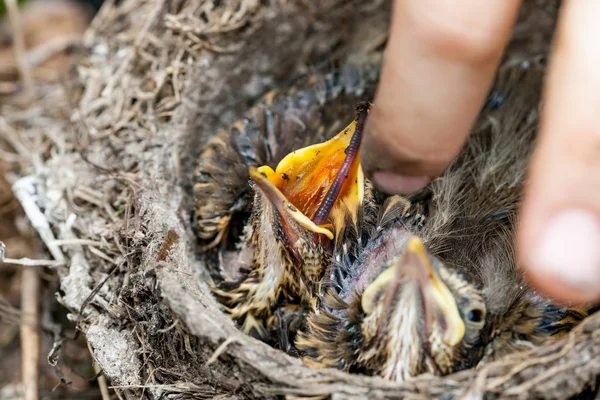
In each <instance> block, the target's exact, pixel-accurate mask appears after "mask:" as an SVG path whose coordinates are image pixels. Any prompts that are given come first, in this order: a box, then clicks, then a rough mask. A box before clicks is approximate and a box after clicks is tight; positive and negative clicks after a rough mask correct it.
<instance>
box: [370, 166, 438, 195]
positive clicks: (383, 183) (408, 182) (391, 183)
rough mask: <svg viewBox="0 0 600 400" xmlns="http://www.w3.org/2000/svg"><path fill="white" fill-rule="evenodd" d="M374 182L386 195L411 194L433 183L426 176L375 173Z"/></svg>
mask: <svg viewBox="0 0 600 400" xmlns="http://www.w3.org/2000/svg"><path fill="white" fill-rule="evenodd" d="M371 179H372V181H373V183H374V184H375V186H377V187H378V188H379V189H381V190H383V191H384V192H386V193H391V194H395V193H410V192H415V191H417V190H419V189H422V188H424V187H425V186H427V184H428V183H429V182H430V181H431V179H430V178H428V177H426V176H402V175H397V174H394V173H391V172H383V171H379V172H374V173H373V176H372V178H371Z"/></svg>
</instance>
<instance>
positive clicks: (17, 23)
mask: <svg viewBox="0 0 600 400" xmlns="http://www.w3.org/2000/svg"><path fill="white" fill-rule="evenodd" d="M4 4H6V11H7V13H8V19H9V21H10V26H11V29H12V35H13V49H14V52H15V57H16V59H17V65H18V66H19V74H20V75H21V80H22V81H23V87H24V88H25V90H26V91H30V90H31V89H32V88H33V79H32V77H31V69H30V68H29V63H28V62H27V54H25V41H24V39H23V30H22V27H21V16H20V15H19V5H18V4H17V0H4Z"/></svg>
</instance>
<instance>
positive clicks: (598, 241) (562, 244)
mask: <svg viewBox="0 0 600 400" xmlns="http://www.w3.org/2000/svg"><path fill="white" fill-rule="evenodd" d="M538 243H539V245H538V247H537V248H536V249H533V251H532V255H533V258H532V260H531V261H532V266H533V267H535V268H537V272H538V273H540V274H543V273H546V274H549V275H551V276H554V277H555V278H557V279H559V280H561V281H562V282H563V283H565V284H566V285H568V286H570V287H572V288H576V289H581V290H597V289H598V288H600V223H599V221H598V218H597V217H596V215H594V214H592V213H591V212H588V211H584V210H578V209H570V210H565V211H563V212H561V213H559V214H557V215H555V216H554V217H553V218H551V219H550V220H549V221H548V224H547V226H546V229H545V230H544V231H543V233H542V234H541V237H540V239H539V242H538Z"/></svg>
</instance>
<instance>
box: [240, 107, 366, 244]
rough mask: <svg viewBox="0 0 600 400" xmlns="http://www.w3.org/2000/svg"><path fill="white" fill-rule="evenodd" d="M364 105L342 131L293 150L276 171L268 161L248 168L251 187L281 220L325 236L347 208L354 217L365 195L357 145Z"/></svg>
mask: <svg viewBox="0 0 600 400" xmlns="http://www.w3.org/2000/svg"><path fill="white" fill-rule="evenodd" d="M369 109H370V105H369V104H368V103H361V104H360V105H359V106H358V107H357V116H356V118H355V120H354V121H353V122H352V123H351V124H350V125H348V126H347V127H346V128H345V129H344V130H342V131H341V132H340V133H338V134H337V135H336V136H335V137H333V138H332V139H330V140H328V141H326V142H324V143H319V144H315V145H312V146H308V147H305V148H302V149H299V150H296V151H293V152H292V153H290V154H288V155H287V156H286V157H285V158H284V159H283V160H281V162H279V164H278V165H277V167H276V168H275V171H273V169H272V168H270V167H269V166H262V167H259V168H253V167H251V168H250V177H251V178H252V180H253V181H254V182H255V184H256V187H257V188H258V189H259V190H260V191H261V192H262V193H263V195H264V196H265V197H266V199H268V201H269V202H271V204H272V205H273V206H274V207H275V209H276V210H277V212H278V213H279V215H280V217H281V218H282V219H283V220H284V221H294V222H295V223H296V224H299V225H300V226H302V227H304V228H306V229H307V230H309V231H311V232H314V233H317V234H322V235H325V236H326V237H327V238H329V239H333V237H334V231H332V228H333V230H337V229H339V227H338V226H336V225H337V224H339V223H341V221H344V219H345V217H346V215H347V214H348V213H349V214H350V217H351V219H352V221H356V218H357V214H358V209H359V207H361V206H362V202H363V196H364V176H363V172H362V169H361V167H360V158H359V149H360V143H361V139H362V132H363V128H364V124H365V121H366V118H367V115H368V112H369ZM287 226H293V224H287Z"/></svg>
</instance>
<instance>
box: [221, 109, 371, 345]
mask: <svg viewBox="0 0 600 400" xmlns="http://www.w3.org/2000/svg"><path fill="white" fill-rule="evenodd" d="M368 112H369V105H368V104H367V103H363V104H360V105H359V106H358V107H357V116H356V119H355V120H354V121H353V122H352V123H351V124H350V125H348V126H347V127H346V128H345V129H343V130H342V131H341V132H340V133H339V134H337V135H336V136H335V137H333V138H332V139H330V140H328V141H326V142H324V143H320V144H315V145H311V146H308V147H305V148H302V149H299V150H296V151H293V152H292V153H290V154H288V155H287V156H286V157H285V158H283V159H282V160H281V161H280V162H279V164H278V165H277V167H276V168H275V169H274V170H273V169H272V168H270V167H269V166H261V167H259V168H255V167H250V170H249V173H250V177H251V179H252V187H253V188H254V193H255V194H254V202H253V212H252V215H251V216H250V223H249V224H248V225H247V226H246V229H245V232H244V235H243V242H242V245H241V246H242V249H241V251H240V254H242V255H245V256H246V257H247V259H246V260H245V262H247V269H248V270H249V272H248V273H247V275H245V276H244V277H243V278H242V279H241V280H239V281H237V282H224V283H223V284H221V285H219V286H218V287H216V288H215V289H214V293H215V294H216V295H217V297H218V298H219V300H220V301H221V303H222V304H223V305H224V307H225V309H226V310H227V312H228V313H229V314H230V315H231V316H232V318H233V319H235V320H236V321H238V322H239V323H240V324H241V327H242V330H243V331H244V332H245V333H249V334H252V335H254V336H256V337H259V338H261V339H266V338H267V337H268V336H269V331H270V328H271V327H277V326H278V323H280V322H281V321H278V318H280V316H279V315H276V311H277V310H279V309H281V310H285V309H291V310H294V309H295V308H297V307H298V306H301V305H303V304H308V303H309V301H310V300H311V299H312V298H313V296H314V295H315V290H316V289H317V285H318V284H319V282H320V280H321V277H322V276H323V273H324V271H325V268H326V267H327V266H328V265H329V262H330V259H331V250H332V249H333V247H334V246H335V242H334V238H335V237H336V236H339V233H340V232H341V230H342V229H344V225H345V224H348V223H351V224H358V219H359V218H360V210H361V209H362V202H363V196H364V178H363V174H362V170H361V167H360V161H359V156H358V154H359V146H360V142H361V137H362V130H363V127H364V123H365V121H366V118H367V114H368Z"/></svg>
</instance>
